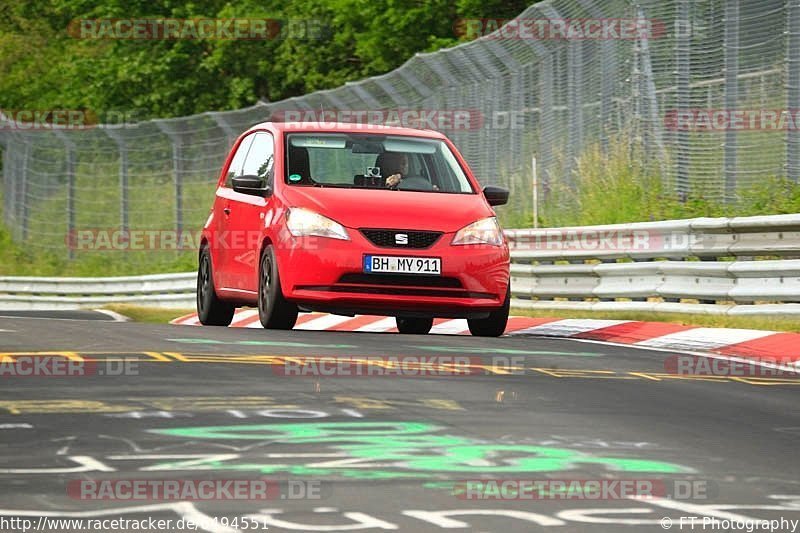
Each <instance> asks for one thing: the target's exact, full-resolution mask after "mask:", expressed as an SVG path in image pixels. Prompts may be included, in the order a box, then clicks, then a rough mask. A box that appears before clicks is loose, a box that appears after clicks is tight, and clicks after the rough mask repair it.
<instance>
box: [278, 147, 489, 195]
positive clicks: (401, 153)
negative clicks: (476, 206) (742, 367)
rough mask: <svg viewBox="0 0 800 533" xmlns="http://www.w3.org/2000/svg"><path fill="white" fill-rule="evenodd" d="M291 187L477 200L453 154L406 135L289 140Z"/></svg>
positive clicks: (288, 177) (445, 148)
mask: <svg viewBox="0 0 800 533" xmlns="http://www.w3.org/2000/svg"><path fill="white" fill-rule="evenodd" d="M286 145H287V154H286V157H287V165H286V176H285V180H286V183H288V184H289V185H294V186H301V187H302V186H306V187H310V186H316V187H347V188H366V189H386V190H393V189H397V190H406V191H424V192H438V193H460V194H473V193H474V192H475V191H474V190H473V188H472V185H471V184H470V182H469V180H468V179H467V176H466V175H465V174H464V170H463V169H462V168H461V166H460V165H459V164H458V161H457V160H456V158H455V156H454V155H453V153H452V152H451V151H450V148H449V147H448V146H447V144H445V143H444V142H442V141H441V140H438V139H421V138H418V137H404V136H400V135H365V134H309V133H292V134H289V135H288V142H287V143H286Z"/></svg>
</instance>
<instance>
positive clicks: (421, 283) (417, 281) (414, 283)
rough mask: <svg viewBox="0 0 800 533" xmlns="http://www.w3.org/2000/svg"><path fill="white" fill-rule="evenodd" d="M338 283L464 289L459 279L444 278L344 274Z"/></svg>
mask: <svg viewBox="0 0 800 533" xmlns="http://www.w3.org/2000/svg"><path fill="white" fill-rule="evenodd" d="M338 283H352V284H358V285H384V286H387V285H388V286H392V285H394V286H396V287H437V288H445V289H460V288H462V285H461V281H459V279H458V278H448V277H442V276H417V275H402V274H344V275H342V277H340V278H339V281H338Z"/></svg>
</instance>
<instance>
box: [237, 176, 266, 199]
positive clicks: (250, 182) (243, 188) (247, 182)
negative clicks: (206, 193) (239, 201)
mask: <svg viewBox="0 0 800 533" xmlns="http://www.w3.org/2000/svg"><path fill="white" fill-rule="evenodd" d="M231 183H233V190H234V191H236V192H240V193H242V194H251V195H253V196H261V197H265V196H269V195H271V194H272V188H271V187H269V186H266V187H265V186H264V180H262V179H261V178H259V177H258V176H237V177H235V178H232V179H231Z"/></svg>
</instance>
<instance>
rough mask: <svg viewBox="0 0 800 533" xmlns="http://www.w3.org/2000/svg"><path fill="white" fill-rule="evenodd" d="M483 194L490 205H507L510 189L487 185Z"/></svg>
mask: <svg viewBox="0 0 800 533" xmlns="http://www.w3.org/2000/svg"><path fill="white" fill-rule="evenodd" d="M483 196H484V197H486V201H487V202H489V205H505V204H507V203H508V189H504V188H502V187H495V186H494V185H487V186H486V187H484V188H483Z"/></svg>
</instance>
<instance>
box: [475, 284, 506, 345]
mask: <svg viewBox="0 0 800 533" xmlns="http://www.w3.org/2000/svg"><path fill="white" fill-rule="evenodd" d="M510 307H511V289H510V288H509V290H507V291H506V301H505V302H504V303H503V307H501V308H500V309H498V310H496V311H492V312H491V313H489V316H488V317H487V318H479V319H471V320H467V325H468V326H469V332H470V333H472V334H473V335H474V336H476V337H499V336H500V335H502V334H503V333H504V332H505V330H506V324H507V323H508V310H509V308H510Z"/></svg>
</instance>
